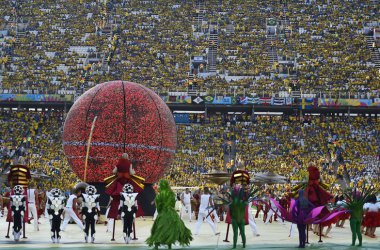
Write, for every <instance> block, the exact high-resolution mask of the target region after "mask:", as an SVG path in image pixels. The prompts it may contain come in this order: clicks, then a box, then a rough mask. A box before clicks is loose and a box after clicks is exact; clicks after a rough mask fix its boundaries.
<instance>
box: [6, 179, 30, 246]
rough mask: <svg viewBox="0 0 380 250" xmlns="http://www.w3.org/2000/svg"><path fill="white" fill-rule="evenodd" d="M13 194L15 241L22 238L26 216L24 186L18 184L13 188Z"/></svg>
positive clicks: (12, 207) (12, 208)
mask: <svg viewBox="0 0 380 250" xmlns="http://www.w3.org/2000/svg"><path fill="white" fill-rule="evenodd" d="M13 193H14V194H13V195H11V201H10V202H11V212H12V219H13V236H14V240H15V241H19V240H20V235H21V229H22V224H23V223H22V222H23V219H24V217H25V210H26V198H25V195H24V188H23V187H22V186H20V185H16V186H15V187H14V188H13Z"/></svg>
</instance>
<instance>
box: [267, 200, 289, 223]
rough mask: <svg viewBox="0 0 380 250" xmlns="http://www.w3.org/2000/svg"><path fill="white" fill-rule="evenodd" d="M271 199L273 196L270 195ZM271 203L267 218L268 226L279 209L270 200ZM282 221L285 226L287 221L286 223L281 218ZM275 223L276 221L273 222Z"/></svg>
mask: <svg viewBox="0 0 380 250" xmlns="http://www.w3.org/2000/svg"><path fill="white" fill-rule="evenodd" d="M270 197H271V195H269V198H270ZM269 201H270V209H269V211H268V215H267V218H266V220H265V224H268V223H269V220H270V218H271V217H272V215H273V214H274V213H277V212H278V208H277V207H276V204H274V203H273V201H272V200H270V199H269ZM280 220H281V223H282V224H283V225H284V224H285V221H284V220H283V219H282V218H280ZM273 221H274V220H273Z"/></svg>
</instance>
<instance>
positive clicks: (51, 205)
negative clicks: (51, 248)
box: [46, 188, 66, 243]
mask: <svg viewBox="0 0 380 250" xmlns="http://www.w3.org/2000/svg"><path fill="white" fill-rule="evenodd" d="M62 194H63V193H62V191H61V190H60V189H58V188H53V189H52V190H51V191H50V193H49V194H48V200H47V205H46V209H47V212H48V214H49V219H50V225H51V239H52V241H53V243H55V242H57V243H59V240H60V239H61V236H60V235H59V232H60V231H61V222H62V213H63V210H64V208H65V200H66V197H65V196H63V195H62Z"/></svg>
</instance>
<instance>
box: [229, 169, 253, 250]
mask: <svg viewBox="0 0 380 250" xmlns="http://www.w3.org/2000/svg"><path fill="white" fill-rule="evenodd" d="M249 183H250V177H249V173H248V172H247V171H245V170H236V171H235V172H233V174H232V177H231V180H230V186H231V187H232V191H231V194H230V200H231V202H230V204H229V213H230V215H231V224H232V230H233V232H234V237H233V248H236V243H237V238H238V235H239V232H240V235H241V238H242V241H243V248H245V244H246V237H245V225H247V224H249V220H248V204H249V201H248V199H249V197H251V196H253V195H254V192H251V190H250V191H248V190H247V187H248V185H249Z"/></svg>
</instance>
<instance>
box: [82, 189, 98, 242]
mask: <svg viewBox="0 0 380 250" xmlns="http://www.w3.org/2000/svg"><path fill="white" fill-rule="evenodd" d="M96 191H97V190H96V188H95V187H94V186H92V185H89V186H87V187H86V190H85V194H83V207H82V215H83V219H84V224H85V228H84V233H85V236H84V240H85V241H86V243H87V242H88V237H89V231H90V227H91V242H92V243H94V242H95V224H96V221H97V220H98V217H99V214H100V206H99V194H96Z"/></svg>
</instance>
